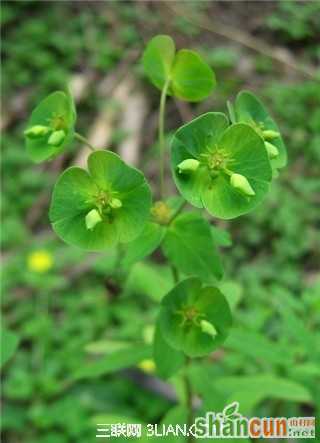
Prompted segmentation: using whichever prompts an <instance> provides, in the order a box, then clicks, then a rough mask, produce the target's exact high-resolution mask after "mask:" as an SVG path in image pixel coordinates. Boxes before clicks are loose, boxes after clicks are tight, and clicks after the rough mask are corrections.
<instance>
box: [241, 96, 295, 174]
mask: <svg viewBox="0 0 320 443" xmlns="http://www.w3.org/2000/svg"><path fill="white" fill-rule="evenodd" d="M235 111H236V117H237V121H238V122H245V123H250V124H252V123H254V124H255V125H254V126H253V127H255V129H257V130H258V132H259V133H260V134H261V132H262V131H261V130H260V129H259V124H262V125H263V129H265V130H274V131H276V132H279V128H278V126H277V124H276V123H275V121H274V120H273V119H272V117H271V116H270V115H269V113H268V111H267V110H266V108H265V107H264V105H263V103H262V102H261V101H260V100H259V99H258V98H257V97H256V96H255V95H254V94H253V93H252V92H250V91H241V92H240V93H239V94H238V95H237V98H236V102H235ZM272 144H273V145H275V146H276V147H277V149H278V151H279V155H278V156H277V157H276V158H274V159H271V165H272V167H273V168H283V167H284V166H285V165H286V163H287V151H286V147H285V144H284V142H283V140H282V137H281V135H280V136H279V137H277V138H275V139H274V140H272Z"/></svg>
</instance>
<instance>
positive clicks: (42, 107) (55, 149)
mask: <svg viewBox="0 0 320 443" xmlns="http://www.w3.org/2000/svg"><path fill="white" fill-rule="evenodd" d="M75 119H76V114H75V108H74V103H73V100H72V99H71V97H70V95H67V94H65V93H64V92H62V91H57V92H53V93H52V94H50V95H49V96H48V97H46V98H45V99H44V100H42V101H41V102H40V103H39V105H38V106H37V107H36V108H35V109H34V111H33V112H32V114H31V117H30V119H29V121H28V124H27V131H28V130H30V129H31V128H32V127H34V126H37V125H42V126H45V127H48V128H49V129H50V130H49V132H48V133H47V134H46V135H44V136H43V137H36V138H31V137H28V136H26V146H27V152H28V154H29V155H30V157H31V159H32V160H33V161H34V162H36V163H40V162H42V161H44V160H47V159H51V158H54V157H56V156H57V155H58V154H60V153H61V152H63V151H64V150H65V148H66V147H67V145H69V144H70V142H71V141H72V139H73V136H74V125H75ZM55 130H63V131H64V132H65V134H66V135H65V138H64V139H63V141H62V143H60V144H58V146H54V145H51V144H49V143H48V141H49V138H50V136H51V135H52V132H53V131H55ZM27 131H25V132H27Z"/></svg>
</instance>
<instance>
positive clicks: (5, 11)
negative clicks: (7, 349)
mask: <svg viewBox="0 0 320 443" xmlns="http://www.w3.org/2000/svg"><path fill="white" fill-rule="evenodd" d="M159 33H161V34H169V35H171V36H172V37H173V38H174V39H175V41H176V44H177V46H178V47H180V48H181V47H187V48H193V49H196V50H198V51H199V52H200V53H201V54H202V55H203V57H204V58H205V60H206V61H207V62H208V63H209V64H210V65H211V66H212V68H213V69H214V70H215V72H216V75H217V81H218V86H217V89H216V91H215V92H214V93H213V94H212V96H211V97H210V98H209V99H207V100H206V101H204V102H202V103H200V104H196V105H190V104H187V103H183V102H178V101H174V100H172V99H170V100H169V101H168V109H167V118H166V125H167V129H168V140H169V138H170V135H171V134H172V131H173V130H174V129H175V128H177V127H178V126H179V125H181V124H182V123H183V122H185V121H188V120H190V119H191V118H193V117H194V116H197V115H199V114H201V113H203V112H206V111H208V110H220V111H224V112H225V111H226V110H225V102H226V100H227V99H231V100H232V99H234V98H235V95H236V94H237V92H238V91H239V90H240V89H244V88H248V89H251V90H252V91H254V92H255V93H257V94H258V96H260V97H261V99H263V101H264V102H265V103H266V105H267V107H268V108H269V110H270V111H271V113H272V114H273V116H274V117H275V119H276V121H277V122H278V124H279V126H280V128H281V131H282V133H283V136H284V139H285V141H286V144H287V147H288V154H289V165H288V167H287V168H285V169H284V170H283V171H282V172H281V174H280V177H279V179H278V180H276V181H274V183H273V185H272V190H271V192H270V194H269V195H268V197H267V199H266V201H265V203H264V204H263V205H261V206H260V207H258V208H257V209H256V210H255V211H254V212H253V213H252V214H250V215H246V216H243V217H240V218H239V219H237V220H234V221H232V222H217V223H216V221H215V222H214V223H215V226H216V229H217V232H218V233H219V237H220V246H221V252H222V254H223V260H224V264H225V268H226V272H225V274H226V281H225V282H224V285H225V291H226V292H227V293H229V294H230V295H229V297H230V300H231V304H232V307H233V310H234V316H235V320H234V324H235V326H234V328H233V330H232V333H231V335H230V337H229V339H228V340H227V342H226V344H225V346H224V347H223V349H221V350H219V351H218V352H216V353H214V354H213V355H212V356H211V357H210V358H209V359H208V360H207V361H206V363H205V365H204V366H203V365H202V366H201V365H199V366H198V367H196V370H195V381H194V383H195V389H196V391H197V392H198V393H199V394H201V393H202V392H203V394H204V398H205V401H206V402H207V405H208V407H212V408H213V407H218V406H219V405H218V403H217V402H218V399H221V405H224V404H226V401H227V400H238V401H240V410H241V412H247V413H249V414H250V413H252V415H256V416H259V415H267V416H268V415H271V416H277V415H280V416H301V415H302V416H310V415H315V414H317V413H318V414H319V410H320V346H319V343H320V332H319V326H320V278H319V264H320V252H319V251H320V237H319V218H320V217H319V215H320V211H319V205H320V180H319V161H320V106H319V105H320V76H319V61H320V44H319V43H320V3H319V2H311V1H310V2H308V1H307V2H290V1H278V2H272V1H268V2H245V1H243V2H238V1H234V2H233V1H229V2H220V1H216V2H213V1H211V2H207V1H201V2H200V1H198V2H193V1H188V2H186V1H185V2H184V1H181V2H175V1H168V2H166V1H128V2H126V1H114V2H111V1H110V2H108V1H105V2H103V1H101V2H95V1H81V2H80V1H66V2H58V1H56V2H41V1H23V2H15V1H4V2H3V3H2V111H3V112H2V119H1V127H2V145H3V150H2V173H3V192H2V204H3V205H2V206H3V212H2V248H3V273H2V310H3V319H2V323H3V327H4V328H5V329H6V330H7V331H8V332H7V333H6V334H8V335H6V336H5V339H6V340H10V341H13V342H16V343H18V344H17V349H16V351H15V353H14V355H13V356H12V358H11V359H10V360H9V361H8V362H7V363H6V364H5V366H4V369H3V386H2V387H3V390H2V394H3V410H2V413H3V418H2V433H3V434H2V435H3V442H8V443H20V442H24V443H69V442H70V443H71V442H72V443H74V442H77V443H88V442H91V441H92V442H93V441H96V438H95V428H96V426H95V424H96V423H98V422H106V423H111V422H112V420H115V421H117V420H118V421H121V420H126V419H127V418H128V417H129V418H131V419H135V420H131V421H133V422H137V423H139V422H145V423H160V422H161V420H165V417H166V414H167V413H168V411H169V410H170V408H171V407H172V406H174V405H175V401H176V397H177V396H179V392H180V390H179V383H178V381H177V380H172V381H171V382H170V383H166V384H164V383H163V382H160V381H159V380H158V379H157V378H156V377H155V375H154V365H153V362H152V360H151V359H150V358H142V360H141V362H140V364H139V365H138V366H137V367H136V368H134V369H130V370H124V371H123V370H120V371H112V370H110V368H109V369H104V368H103V365H102V367H101V366H100V369H99V367H98V369H97V368H96V371H95V372H93V373H90V371H88V372H87V373H86V371H82V375H80V376H79V369H81V368H85V367H86V365H87V364H88V362H89V361H97V362H99V361H101V358H104V357H106V356H108V355H109V354H110V353H112V352H113V351H117V350H119V349H122V347H123V346H125V345H126V343H130V342H133V341H135V340H136V341H137V340H140V341H141V342H145V343H148V341H150V335H151V334H152V325H153V322H154V318H155V315H156V313H157V310H158V302H159V300H160V298H161V297H162V296H163V294H164V293H165V292H166V291H167V290H168V289H169V288H170V285H171V284H172V282H171V276H170V272H169V270H168V269H167V268H166V266H165V264H164V263H163V261H162V260H161V257H158V256H157V257H156V258H155V259H153V260H147V261H145V262H143V263H138V264H136V265H134V266H133V268H132V270H131V271H130V272H129V273H128V275H127V276H126V279H125V281H124V283H123V286H122V287H121V288H120V287H119V285H118V284H117V283H116V282H115V281H114V278H113V274H114V266H115V257H114V254H113V252H112V251H111V252H107V253H103V254H88V253H84V252H82V251H79V250H78V249H76V248H72V247H70V246H67V245H65V244H64V243H63V242H62V241H61V240H59V239H58V238H57V237H56V235H55V234H54V233H53V231H52V230H51V229H50V225H49V221H48V206H49V203H50V195H51V191H52V186H53V184H54V182H55V180H56V179H57V176H58V175H59V173H60V172H61V171H62V170H63V169H64V168H65V167H67V166H68V165H73V164H78V165H84V164H85V160H86V156H87V150H86V148H85V147H83V146H81V145H80V144H77V142H74V143H73V144H72V146H71V148H70V149H69V150H68V151H67V152H66V153H65V154H64V155H62V156H61V157H59V158H57V159H55V160H54V161H52V162H47V163H43V164H41V165H34V164H32V163H31V161H30V160H29V159H28V157H27V154H26V151H25V147H24V141H23V135H22V134H23V130H24V127H25V124H26V119H27V117H28V115H29V114H30V111H31V110H32V108H33V107H34V105H35V104H36V103H38V102H39V101H40V100H41V99H42V98H44V97H45V96H46V95H47V94H49V93H50V92H53V91H55V90H57V89H63V88H64V87H65V85H66V84H68V85H70V88H71V89H72V91H73V94H74V97H75V100H76V103H77V110H78V123H77V129H78V131H79V132H80V133H82V134H83V135H85V136H87V137H88V138H89V140H90V141H91V143H92V144H93V145H95V146H97V147H112V149H113V150H115V151H116V152H118V153H120V154H121V155H122V156H123V158H124V159H126V161H128V162H129V163H131V164H134V165H137V166H139V167H142V168H143V170H144V172H145V174H146V176H147V177H148V179H149V180H150V181H151V183H152V184H155V178H156V175H157V162H158V160H157V152H158V146H157V143H156V142H155V140H156V134H157V107H158V102H159V93H158V91H157V90H155V89H154V88H152V86H150V84H149V82H148V81H147V80H146V78H145V77H144V75H143V72H142V68H141V64H140V57H141V53H142V51H143V48H144V46H145V44H146V42H147V41H148V40H149V39H150V38H151V37H152V36H154V35H156V34H159ZM167 181H168V183H170V185H168V186H171V188H172V192H173V193H174V192H175V190H174V186H173V184H172V182H171V179H170V173H169V171H167ZM9 331H10V332H9ZM204 368H205V372H202V371H204ZM80 374H81V371H80ZM208 374H209V375H208ZM200 380H201V381H202V382H203V383H202V386H201V383H200V385H199V381H200ZM205 381H206V382H205ZM197 384H198V386H197ZM204 385H205V386H204ZM206 396H207V397H206ZM221 405H220V406H221ZM241 406H243V408H241ZM214 410H216V409H214ZM119 417H120V418H119ZM118 418H119V419H118ZM114 440H115V441H118V442H119V441H121V439H119V438H118V439H114ZM167 440H169V438H168V439H167ZM167 440H166V441H167ZM175 441H177V439H176V440H175Z"/></svg>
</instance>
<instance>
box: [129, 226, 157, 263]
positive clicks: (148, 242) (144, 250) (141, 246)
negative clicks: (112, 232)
mask: <svg viewBox="0 0 320 443" xmlns="http://www.w3.org/2000/svg"><path fill="white" fill-rule="evenodd" d="M164 234H165V228H164V227H163V226H160V225H159V224H157V223H152V222H150V223H147V224H146V225H145V227H144V229H143V231H142V233H141V235H140V236H139V237H137V238H136V239H135V240H134V241H133V242H130V243H128V244H127V245H126V251H125V254H124V257H123V260H122V265H123V266H124V267H130V266H131V265H133V264H134V263H135V262H137V261H139V260H142V259H143V258H145V257H147V256H148V255H150V254H152V252H153V251H155V250H156V249H157V248H158V247H159V246H160V243H161V242H162V239H163V237H164Z"/></svg>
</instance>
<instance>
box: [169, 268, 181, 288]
mask: <svg viewBox="0 0 320 443" xmlns="http://www.w3.org/2000/svg"><path fill="white" fill-rule="evenodd" d="M170 267H171V271H172V276H173V281H174V283H175V284H177V283H179V271H178V269H177V268H176V267H175V266H174V265H171V266H170Z"/></svg>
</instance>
